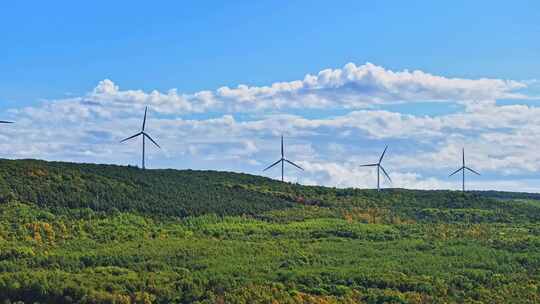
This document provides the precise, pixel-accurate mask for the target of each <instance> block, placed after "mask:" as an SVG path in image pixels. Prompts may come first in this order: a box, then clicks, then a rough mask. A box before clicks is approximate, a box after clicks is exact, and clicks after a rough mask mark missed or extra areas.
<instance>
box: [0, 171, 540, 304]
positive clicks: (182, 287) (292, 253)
mask: <svg viewBox="0 0 540 304" xmlns="http://www.w3.org/2000/svg"><path fill="white" fill-rule="evenodd" d="M538 199H540V198H539V197H538V195H537V194H528V193H505V192H494V191H489V192H471V193H466V194H463V193H460V192H454V191H415V190H403V189H387V190H384V191H382V192H380V193H378V192H377V191H374V190H359V189H336V188H326V187H315V186H302V185H298V184H290V183H282V182H278V181H274V180H271V179H268V178H264V177H258V176H252V175H247V174H238V173H227V172H215V171H192V170H185V171H178V170H145V171H143V170H140V169H137V168H135V167H122V166H112V165H94V164H73V163H59V162H44V161H36V160H17V161H12V160H0V301H3V302H4V303H540V200H538Z"/></svg>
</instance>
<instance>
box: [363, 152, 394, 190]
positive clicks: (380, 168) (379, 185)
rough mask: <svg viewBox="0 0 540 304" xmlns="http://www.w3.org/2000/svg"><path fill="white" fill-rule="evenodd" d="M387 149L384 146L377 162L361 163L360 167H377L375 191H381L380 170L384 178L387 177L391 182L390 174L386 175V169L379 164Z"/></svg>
mask: <svg viewBox="0 0 540 304" xmlns="http://www.w3.org/2000/svg"><path fill="white" fill-rule="evenodd" d="M387 149H388V146H386V147H385V148H384V151H383V153H382V154H381V157H380V158H379V162H378V163H376V164H368V165H362V166H360V167H377V191H381V170H382V172H383V173H384V175H385V176H386V178H388V180H389V181H390V182H392V179H391V178H390V175H388V173H386V170H384V167H383V166H382V165H381V162H382V160H383V157H384V154H385V153H386V150H387Z"/></svg>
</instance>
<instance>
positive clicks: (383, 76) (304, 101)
mask: <svg viewBox="0 0 540 304" xmlns="http://www.w3.org/2000/svg"><path fill="white" fill-rule="evenodd" d="M538 20H540V2H538V1H513V2H512V3H509V2H507V1H452V2H444V3H443V2H441V1H406V2H405V1H371V2H367V1H333V2H330V3H329V2H328V1H229V2H223V1H189V2H188V1H182V2H180V1H157V2H152V3H149V2H146V1H145V2H142V1H114V2H111V1H92V2H87V3H81V2H73V1H51V2H47V3H45V2H38V1H34V2H33V3H29V2H24V3H23V2H21V1H18V2H15V1H10V2H9V3H2V4H0V33H1V37H2V39H1V40H0V114H3V115H2V116H4V117H6V118H8V119H14V120H17V121H18V122H20V123H19V124H17V126H16V127H11V126H10V127H9V128H2V130H1V131H0V136H2V138H4V139H6V140H7V139H10V140H14V138H16V140H21V143H20V146H19V145H17V144H15V145H14V146H13V145H12V146H11V147H9V146H7V145H6V146H4V147H3V148H2V151H1V152H0V154H1V155H0V156H2V157H11V158H21V157H36V158H45V159H65V160H73V161H96V162H100V161H103V162H112V163H121V164H126V163H135V162H137V153H136V149H137V145H136V143H134V144H133V145H129V144H128V145H127V146H122V147H117V146H115V145H114V143H116V141H117V137H119V136H120V137H121V136H122V135H123V132H120V130H121V129H122V128H123V127H124V126H126V128H128V129H129V128H136V124H137V120H140V117H139V116H141V114H140V110H141V107H142V106H143V104H144V105H146V104H148V105H150V106H151V115H153V116H152V117H153V118H154V119H155V120H156V125H155V126H156V130H155V132H154V133H156V134H155V136H156V137H161V138H165V140H164V141H165V143H166V144H170V145H169V146H168V147H167V148H164V151H154V153H156V154H154V155H153V156H152V154H151V155H149V157H153V158H154V159H150V160H149V164H151V163H153V164H154V167H174V168H186V167H191V168H196V169H209V168H216V169H222V170H234V171H247V172H250V173H257V174H260V173H261V172H260V170H259V169H260V167H261V166H263V167H264V164H266V162H267V161H271V160H273V158H275V157H274V156H273V154H272V153H274V154H275V153H276V152H277V151H274V150H275V147H274V146H273V144H272V143H273V140H276V139H275V138H274V137H275V136H277V135H278V133H285V134H286V135H287V136H289V137H291V139H290V143H291V145H292V147H291V153H292V155H291V157H296V158H297V159H298V158H304V159H305V160H301V161H304V162H305V163H304V165H305V166H306V167H309V169H308V170H307V172H306V173H304V174H303V175H301V174H298V173H296V172H291V173H290V175H291V176H290V179H291V180H297V181H300V182H304V183H317V184H325V185H337V186H361V187H365V186H368V185H369V182H370V178H371V177H372V176H371V175H366V173H365V172H360V171H358V172H356V171H355V172H353V173H350V172H348V173H346V172H344V171H340V170H343V168H342V167H347V166H352V165H356V164H358V163H362V161H363V159H365V158H370V157H371V158H376V155H373V156H372V154H373V153H378V152H377V151H378V150H382V148H384V145H386V144H390V145H391V147H392V149H391V150H390V151H389V152H391V151H394V152H399V153H400V156H399V157H398V156H394V158H393V159H392V156H390V155H391V154H389V160H388V161H389V167H391V166H392V165H393V168H392V170H391V171H394V172H395V174H397V176H398V177H399V176H402V180H406V181H407V182H404V183H402V184H399V183H398V182H396V183H397V185H395V186H404V187H420V188H449V187H450V188H452V187H454V185H453V184H452V183H451V182H452V181H451V180H448V179H447V178H446V176H445V175H446V171H448V170H450V169H451V166H449V165H448V167H446V166H447V165H446V162H447V161H448V158H449V157H450V156H456V155H457V154H456V155H454V154H455V153H457V152H455V151H459V149H458V148H459V146H461V145H466V144H469V145H471V149H472V150H473V155H474V152H478V153H483V155H485V156H478V157H477V161H478V162H479V164H480V165H479V166H480V167H481V169H483V170H484V171H485V172H486V174H485V176H482V177H481V178H480V180H479V181H478V183H477V184H471V186H472V187H476V188H490V189H491V188H495V189H517V190H530V191H534V190H535V189H537V188H539V187H540V180H537V173H538V170H540V167H537V166H538V165H533V163H535V162H536V161H540V159H537V158H535V157H534V156H532V155H529V154H526V155H525V153H522V152H519V151H521V150H520V148H523V149H535V148H536V146H534V142H535V139H536V136H537V135H538V134H537V133H536V131H531V130H536V127H537V125H536V120H535V118H534V116H531V118H527V117H529V116H527V115H525V113H535V111H536V110H537V108H536V107H537V105H538V98H537V96H539V95H540V86H539V85H538V81H536V80H537V79H540V60H539V59H540V58H539V57H540V55H539V54H540V40H539V39H538V37H540V22H539V21H538ZM367 62H369V63H371V64H372V65H365V64H366V63H367ZM348 63H353V64H354V68H350V67H349V69H348V70H347V68H345V67H346V66H345V65H346V64H348ZM325 69H333V70H334V71H336V70H339V71H345V70H347V71H348V72H344V73H345V74H347V73H348V74H347V75H349V76H351V75H356V76H354V77H353V76H351V77H353V78H354V79H353V80H350V79H349V80H347V79H340V80H339V81H337V83H332V82H328V81H326V80H325V79H323V78H320V79H318V80H317V82H316V83H317V85H316V88H315V87H312V86H311V84H310V83H309V82H307V81H306V80H305V76H306V74H310V75H315V76H316V75H319V72H321V71H324V70H325ZM415 70H418V71H421V72H422V73H424V74H423V75H424V76H422V75H413V74H411V75H409V76H407V75H408V74H406V73H407V71H410V72H412V71H415ZM366 71H367V72H366ZM373 71H378V72H373ZM372 72H373V73H375V74H376V77H374V78H373V79H371V78H370V77H366V76H365V75H364V74H362V73H368V74H369V73H372ZM392 73H403V74H399V75H400V76H399V77H397V78H395V79H394V78H392V79H391V80H389V78H388V77H393V76H391V75H393V74H392ZM323 74H324V73H323ZM358 75H360V76H358ZM362 75H364V76H362ZM389 75H390V76H389ZM425 75H429V76H433V77H432V78H430V80H429V81H428V82H426V81H425V78H426V77H427V76H425ZM355 77H357V78H355ZM377 77H379V78H377ZM338 78H339V77H338ZM428 78H429V77H428ZM454 78H459V79H461V80H462V81H458V82H456V81H451V80H452V79H454ZM482 78H486V79H489V80H490V81H491V82H489V83H486V81H482V80H481V79H482ZM104 80H110V81H111V82H110V83H109V82H105V83H103V81H104ZM506 80H509V81H515V82H517V83H519V84H520V85H515V84H514V85H513V84H510V83H504V84H501V83H499V82H498V81H501V82H504V81H506ZM295 81H296V82H298V81H300V82H301V81H304V82H303V84H302V88H300V89H298V88H296V89H291V88H287V89H283V88H275V90H273V91H272V93H271V94H270V95H271V96H268V92H266V93H265V92H262V93H261V90H258V89H255V90H243V91H241V92H240V91H239V90H237V91H234V89H236V88H237V86H238V85H240V84H245V85H248V86H249V87H250V88H264V87H265V86H271V85H272V84H275V83H289V84H292V86H294V84H295ZM387 81H389V82H387ZM100 82H101V83H100ZM381 82H382V83H384V85H382V87H381V86H380V83H381ZM115 86H116V87H115ZM106 87H108V88H113V89H112V90H109V91H107V92H105V91H103V89H104V88H106ZM222 87H227V88H229V89H230V90H231V91H230V92H229V93H231V94H233V95H234V96H232V97H231V96H230V95H227V96H226V94H225V95H224V94H222V93H223V91H220V88H222ZM114 88H116V89H114ZM171 89H175V90H176V91H175V92H176V93H175V94H176V95H174V94H169V93H168V92H170V91H169V90H171ZM100 90H101V91H100ZM153 90H156V92H158V93H157V94H158V95H159V96H158V95H155V94H154V95H153V96H154V97H152V91H153ZM419 90H421V91H419ZM263 91H264V90H263ZM96 92H97V93H96ZM201 92H210V93H211V94H210V95H212V96H211V97H208V98H207V99H205V98H201V97H200V93H201ZM455 92H461V93H455ZM244 94H247V95H244ZM203 95H204V94H203ZM186 100H187V101H186ZM208 100H213V101H212V102H214V103H212V102H210V104H204V102H208ZM246 100H247V101H246ZM85 101H94V102H93V103H88V102H85ZM515 105H523V106H527V108H520V107H515ZM245 107H247V108H250V107H252V108H253V109H252V110H250V111H247V110H246V108H245ZM49 111H53V112H49ZM106 112H107V113H106ZM54 115H57V116H58V121H54V122H52V123H46V122H45V118H51V117H53V116H54ZM61 115H64V116H63V119H60V117H61ZM378 115H382V116H384V117H385V118H377V119H375V120H371V119H368V118H366V117H371V116H374V117H377V116H378ZM490 115H500V116H501V117H507V118H508V119H509V121H507V122H499V123H498V124H497V123H494V122H493V121H490V118H489V117H490ZM409 116H410V117H409ZM514 116H515V117H516V118H514ZM66 117H68V118H69V119H67V118H66ZM519 117H520V118H519ZM523 117H526V118H523ZM231 118H232V122H231V120H230V119H231ZM353 118H354V119H357V121H358V124H362V123H364V124H369V125H366V126H364V127H362V128H358V127H356V126H355V127H353V126H352V124H349V123H348V122H346V121H347V119H353ZM41 119H43V121H41ZM70 119H71V120H70ZM385 119H387V120H388V121H385ZM396 119H397V121H396ZM492 119H493V120H495V117H493V118H492ZM402 120H407V124H406V125H405V126H404V127H409V125H410V124H412V125H414V124H418V126H417V127H416V128H412V129H411V130H409V131H410V132H411V133H410V135H409V134H400V133H399V132H397V131H398V130H394V129H393V127H394V126H399V124H400V121H402ZM411 121H412V122H411ZM434 121H436V122H434ZM113 122H114V123H113ZM340 123H342V125H340ZM452 123H454V124H457V125H459V128H458V129H459V130H456V129H454V128H453V127H451V125H452ZM40 124H42V125H40ZM220 124H222V125H220ZM447 124H448V125H447ZM105 125H107V126H110V127H112V128H115V130H114V131H111V130H103V127H104V126H105ZM216 125H217V126H219V127H220V128H225V129H227V128H230V129H229V131H228V133H226V134H229V135H231V136H230V138H224V135H223V134H222V135H221V136H219V134H220V130H214V129H212V126H216ZM259 125H262V126H266V127H267V128H268V129H271V130H270V131H263V130H262V129H261V127H259ZM423 125H425V127H424V128H422V126H423ZM83 127H84V128H86V129H83ZM173 127H174V128H177V131H178V132H177V133H179V134H182V136H180V135H178V137H174V136H171V135H164V134H163V133H160V131H162V132H165V131H166V130H171V128H173ZM272 127H274V129H272ZM372 127H379V128H382V131H381V134H383V135H380V134H376V132H374V131H373V130H372ZM404 127H402V128H401V129H404ZM77 128H81V130H80V132H79V131H76V130H78V129H77ZM167 128H168V129H167ZM194 128H195V129H194ZM197 128H199V129H205V128H208V129H205V130H206V131H205V132H206V133H204V134H198V133H197V130H198V129H197ZM426 128H440V129H437V132H439V133H440V134H436V135H435V134H430V135H429V136H426V135H425V132H426V130H425V129H426ZM67 130H70V131H72V133H73V134H64V133H62V132H68V131H67ZM83 130H84V131H83ZM38 131H44V132H47V135H50V136H51V137H50V138H48V137H47V136H45V137H44V136H36V135H35V133H36V132H38ZM256 131H257V132H256ZM78 132H79V133H78ZM85 132H87V133H85ZM126 132H127V133H130V132H131V131H130V130H127V131H126ZM212 132H214V133H212ZM88 134H93V135H92V136H89V135H88ZM190 134H192V135H197V136H199V137H197V138H195V139H194V138H192V137H190ZM128 135H129V134H128ZM505 136H512V137H509V138H511V139H516V140H510V139H509V140H508V141H513V142H518V141H519V142H520V144H519V145H517V144H516V145H514V146H508V147H504V148H502V149H497V146H496V143H500V142H501V140H500V139H503V138H506V137H505ZM204 137H206V139H205V138H204ZM23 138H26V139H31V140H33V141H34V146H32V147H31V148H28V147H25V146H24V144H23V140H22V139H23ZM45 138H46V140H45ZM531 145H532V146H531ZM165 146H166V145H165ZM18 147H19V148H18ZM14 149H15V151H14ZM17 149H19V150H17ZM117 149H120V150H121V153H114V151H116V150H117ZM418 149H419V150H420V151H418ZM499 150H500V151H499ZM246 151H247V152H246ZM491 151H497V153H491ZM130 152H131V154H130ZM490 153H491V154H490ZM132 154H133V155H132ZM352 154H354V155H356V156H355V157H352V156H351V155H352ZM340 157H341V158H340ZM415 159H422V160H426V161H429V162H430V163H431V164H434V165H433V166H432V167H433V168H427V169H426V168H424V166H421V165H420V164H418V163H415V161H414V160H415ZM243 160H249V162H244V161H243ZM518 160H522V161H523V162H527V163H530V165H518V166H517V169H515V170H514V169H512V168H513V166H515V165H516V164H517V163H519V161H518ZM400 162H401V164H400ZM345 164H346V165H345ZM404 164H405V165H404ZM340 166H341V167H340ZM428 167H430V166H428ZM355 170H356V169H355ZM274 175H275V176H277V175H278V172H275V174H274ZM274 175H272V174H270V175H269V176H272V177H275V176H274ZM340 176H343V178H340Z"/></svg>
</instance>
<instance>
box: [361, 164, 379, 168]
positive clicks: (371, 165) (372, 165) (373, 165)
mask: <svg viewBox="0 0 540 304" xmlns="http://www.w3.org/2000/svg"><path fill="white" fill-rule="evenodd" d="M378 165H379V164H369V165H360V167H377V166H378Z"/></svg>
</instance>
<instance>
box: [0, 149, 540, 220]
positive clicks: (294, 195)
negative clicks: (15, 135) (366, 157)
mask: <svg viewBox="0 0 540 304" xmlns="http://www.w3.org/2000/svg"><path fill="white" fill-rule="evenodd" d="M492 198H496V199H498V200H494V199H492ZM538 198H540V194H530V193H508V192H496V191H485V192H477V191H475V192H471V193H467V194H465V195H464V194H463V193H461V192H457V191H420V190H403V189H386V190H384V192H383V193H377V192H376V191H374V190H360V189H350V188H349V189H337V188H328V187H318V186H302V185H298V184H289V183H282V182H279V181H276V180H272V179H269V178H265V177H261V176H255V175H249V174H240V173H231V172H217V171H194V170H170V169H167V170H144V171H143V170H140V169H138V168H136V167H130V166H116V165H97V164H78V163H66V162H46V161H40V160H0V202H7V201H12V200H17V201H21V202H27V203H34V204H36V205H38V206H41V207H48V208H91V209H93V210H97V211H107V210H120V211H136V212H140V213H145V214H154V215H167V216H178V217H185V216H197V215H202V214H208V213H214V214H217V215H242V214H247V215H257V214H261V213H264V212H267V211H271V210H281V209H287V208H292V207H295V206H301V205H315V206H321V207H340V208H342V207H347V206H349V207H351V208H353V207H378V208H380V207H383V208H387V209H390V210H394V212H396V213H400V214H404V215H407V216H410V217H414V218H417V219H418V218H422V217H423V216H424V215H425V214H426V212H431V211H429V209H430V208H431V209H444V210H446V209H449V210H450V209H460V210H464V209H471V211H470V212H473V213H474V211H473V209H475V210H499V211H501V210H506V211H507V212H506V214H507V215H511V214H513V213H512V212H511V211H512V210H514V209H515V208H517V207H519V208H518V209H519V211H518V212H516V214H520V216H526V215H523V213H522V211H523V210H522V209H523V208H532V207H531V206H530V205H529V204H524V203H522V204H521V205H516V204H517V203H515V204H509V203H506V202H501V201H500V199H538ZM516 206H517V207H516ZM536 213H537V212H534V213H533V214H536ZM422 214H424V215H422Z"/></svg>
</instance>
